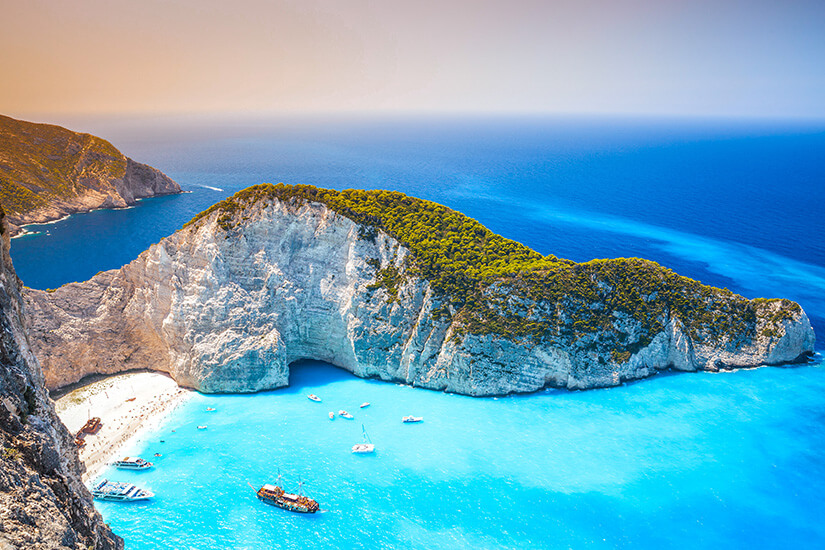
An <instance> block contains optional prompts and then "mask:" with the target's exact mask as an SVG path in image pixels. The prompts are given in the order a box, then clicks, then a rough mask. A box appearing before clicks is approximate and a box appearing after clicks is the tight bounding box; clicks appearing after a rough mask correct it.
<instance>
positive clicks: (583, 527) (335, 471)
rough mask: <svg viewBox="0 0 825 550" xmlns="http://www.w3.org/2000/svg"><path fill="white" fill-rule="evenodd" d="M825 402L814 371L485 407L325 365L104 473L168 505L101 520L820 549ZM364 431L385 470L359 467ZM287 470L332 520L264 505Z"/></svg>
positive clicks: (529, 540)
mask: <svg viewBox="0 0 825 550" xmlns="http://www.w3.org/2000/svg"><path fill="white" fill-rule="evenodd" d="M310 392H312V393H316V394H317V395H319V396H321V397H322V399H323V403H320V404H319V403H313V402H311V401H309V400H308V399H307V398H306V394H307V393H310ZM823 393H825V376H823V372H822V367H801V368H795V369H776V368H773V369H768V368H766V369H756V370H751V371H739V372H734V373H724V374H706V373H702V374H694V375H681V376H660V377H656V378H654V379H651V380H648V381H644V382H641V383H636V384H630V385H626V386H623V387H619V388H613V389H608V390H594V391H588V392H564V391H552V392H547V393H540V394H535V395H528V396H514V397H508V398H499V399H475V398H470V397H462V396H456V395H447V394H443V393H437V392H431V391H426V390H420V389H413V388H410V387H405V386H396V385H394V384H388V383H384V382H378V381H369V380H360V379H357V378H354V377H352V376H351V375H349V374H348V373H345V372H343V371H341V370H340V369H336V368H334V367H331V366H328V365H325V364H321V363H307V364H304V365H302V366H300V367H294V368H293V372H292V376H291V379H290V387H289V388H286V389H282V390H278V391H274V392H268V393H263V394H258V395H252V396H250V395H211V396H207V395H197V396H196V397H195V398H194V399H193V400H192V401H190V402H188V403H187V404H185V405H184V406H182V407H181V408H179V409H178V410H177V411H176V412H175V413H174V417H173V418H172V419H171V420H170V421H169V422H168V423H167V424H166V425H165V426H164V427H162V428H161V429H160V430H158V432H157V433H154V434H151V435H149V436H147V437H146V438H144V439H143V441H140V442H138V443H137V444H136V445H135V447H133V448H132V449H129V452H134V453H135V454H141V455H142V456H144V457H151V455H153V454H154V453H156V452H159V453H161V454H162V455H163V456H162V457H160V458H158V459H157V468H156V469H155V470H154V471H150V472H132V473H129V472H120V471H117V472H113V471H108V472H104V475H107V476H109V477H112V478H116V479H119V480H127V481H131V482H134V483H137V484H139V485H141V486H146V487H148V488H151V489H152V490H153V491H155V492H156V493H157V498H156V499H155V500H154V501H153V502H151V503H135V504H122V503H105V502H101V503H98V508H99V509H100V510H101V512H102V513H103V515H104V517H105V518H106V521H108V522H109V523H110V524H111V525H112V527H113V528H114V530H115V532H117V533H119V534H120V535H121V536H123V537H125V538H126V540H127V548H129V549H130V550H143V549H146V550H149V549H154V548H192V549H204V550H206V549H213V548H239V549H240V548H249V549H252V548H302V547H305V546H307V545H309V546H311V547H317V548H342V549H347V548H366V547H370V548H385V549H392V548H411V549H412V548H420V549H438V548H444V549H452V548H787V547H797V548H815V547H821V545H822V544H825V524H823V523H822V521H821V518H822V517H825V500H823V499H822V498H821V489H822V479H825V461H822V460H821V456H822V454H823V452H825V423H823V421H824V420H825V403H823V400H822V395H823ZM363 401H369V402H370V403H371V406H370V407H369V408H366V409H359V408H358V405H359V404H360V403H362V402H363ZM208 406H211V407H215V408H217V411H215V412H206V407H208ZM341 408H344V409H347V410H349V411H350V412H352V413H353V414H354V415H355V419H354V420H351V421H349V420H345V419H343V418H336V419H335V420H334V421H330V420H329V419H328V418H327V412H328V411H330V410H334V411H337V410H338V409H341ZM407 414H415V415H420V416H423V417H424V422H423V423H421V424H415V425H409V424H402V423H401V417H402V416H403V415H407ZM789 419H793V422H789V421H788V420H789ZM362 423H363V425H365V426H366V429H367V432H368V434H369V435H370V438H371V439H372V441H373V442H374V443H375V445H376V448H377V451H376V454H375V455H374V456H369V455H353V454H352V453H351V452H350V447H351V446H352V445H353V444H354V443H358V442H360V440H361V425H362ZM198 425H207V426H208V429H206V430H198V429H197V428H196V427H197V426H198ZM161 440H163V441H164V442H161ZM278 468H280V470H281V472H282V473H283V474H284V475H285V476H286V478H285V482H286V484H287V486H288V487H289V488H295V487H296V484H297V481H298V477H300V478H302V479H303V481H304V482H305V483H306V493H307V494H308V495H310V496H312V497H313V498H315V499H317V500H318V501H319V502H320V504H321V507H322V509H325V510H327V511H326V512H324V513H322V514H320V515H317V516H310V517H308V516H301V515H296V514H293V513H290V512H285V511H283V510H279V509H276V508H272V507H270V506H266V505H264V504H262V503H260V502H258V500H257V499H256V497H255V494H254V492H253V491H252V490H251V489H250V488H249V486H248V485H247V483H248V482H249V483H251V484H252V485H254V486H255V487H258V486H260V485H262V484H263V483H267V482H272V481H274V480H275V477H276V475H277V469H278ZM791 541H792V542H793V544H792V545H791V546H789V543H790V542H791Z"/></svg>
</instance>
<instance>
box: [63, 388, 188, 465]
mask: <svg viewBox="0 0 825 550" xmlns="http://www.w3.org/2000/svg"><path fill="white" fill-rule="evenodd" d="M193 394H194V392H193V391H191V390H186V389H183V388H179V387H178V385H177V384H176V383H175V381H174V380H172V379H171V378H170V377H169V376H167V375H165V374H161V373H156V372H135V373H125V374H118V375H115V376H111V377H108V378H104V379H102V380H97V381H95V382H92V383H90V384H88V385H85V386H83V387H80V388H78V389H75V390H73V391H71V392H69V393H68V394H66V395H63V396H61V397H59V398H58V399H56V400H55V408H56V409H57V415H58V416H59V417H60V419H61V420H62V421H63V423H64V424H65V425H66V427H67V428H69V431H70V432H72V433H73V434H76V433H77V432H78V430H80V428H82V427H83V425H84V424H85V423H86V421H87V420H88V419H89V418H90V417H94V416H97V417H100V419H101V422H102V426H101V428H100V431H99V432H97V433H96V434H94V435H91V434H90V435H86V438H85V439H86V445H85V446H84V447H82V448H81V449H80V459H81V460H82V461H83V463H84V464H85V465H86V473H85V474H84V475H83V481H89V480H93V479H95V478H96V477H97V476H98V474H99V473H100V471H101V470H102V469H103V467H104V466H106V464H107V463H109V462H111V461H113V460H116V459H118V458H122V457H120V456H118V455H119V454H120V453H121V452H122V451H121V449H123V448H125V447H127V446H128V445H129V443H130V442H131V441H132V440H133V439H136V438H139V437H140V436H141V435H142V434H143V433H145V432H146V431H148V430H150V429H152V428H154V427H156V426H157V425H158V424H160V423H161V422H162V421H163V420H164V419H165V418H166V416H167V415H168V414H169V412H171V411H172V410H174V409H175V408H176V407H177V406H178V405H180V404H181V403H183V402H184V401H185V400H186V399H187V398H188V397H189V396H191V395H193Z"/></svg>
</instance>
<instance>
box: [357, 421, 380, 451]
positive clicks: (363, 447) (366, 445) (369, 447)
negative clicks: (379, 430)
mask: <svg viewBox="0 0 825 550" xmlns="http://www.w3.org/2000/svg"><path fill="white" fill-rule="evenodd" d="M361 436H362V437H363V438H364V442H363V443H356V444H355V445H353V446H352V452H353V453H356V454H369V453H374V452H375V445H373V444H372V441H370V438H369V436H368V435H367V430H366V429H365V428H364V425H363V424H361Z"/></svg>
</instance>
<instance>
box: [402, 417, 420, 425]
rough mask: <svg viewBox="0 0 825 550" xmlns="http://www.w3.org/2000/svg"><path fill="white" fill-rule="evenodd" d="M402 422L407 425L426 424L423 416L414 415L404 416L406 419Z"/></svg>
mask: <svg viewBox="0 0 825 550" xmlns="http://www.w3.org/2000/svg"><path fill="white" fill-rule="evenodd" d="M401 422H404V423H405V424H413V423H415V422H424V417H423V416H412V415H410V416H404V417H402V418H401Z"/></svg>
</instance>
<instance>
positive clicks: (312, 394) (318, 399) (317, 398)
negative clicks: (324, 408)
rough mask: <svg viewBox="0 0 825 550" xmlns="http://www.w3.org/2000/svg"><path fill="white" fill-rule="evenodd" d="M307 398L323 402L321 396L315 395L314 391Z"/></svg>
mask: <svg viewBox="0 0 825 550" xmlns="http://www.w3.org/2000/svg"><path fill="white" fill-rule="evenodd" d="M307 399H309V400H310V401H315V402H316V403H320V402H321V398H320V397H318V396H317V395H315V394H314V393H311V394H309V395H307Z"/></svg>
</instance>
